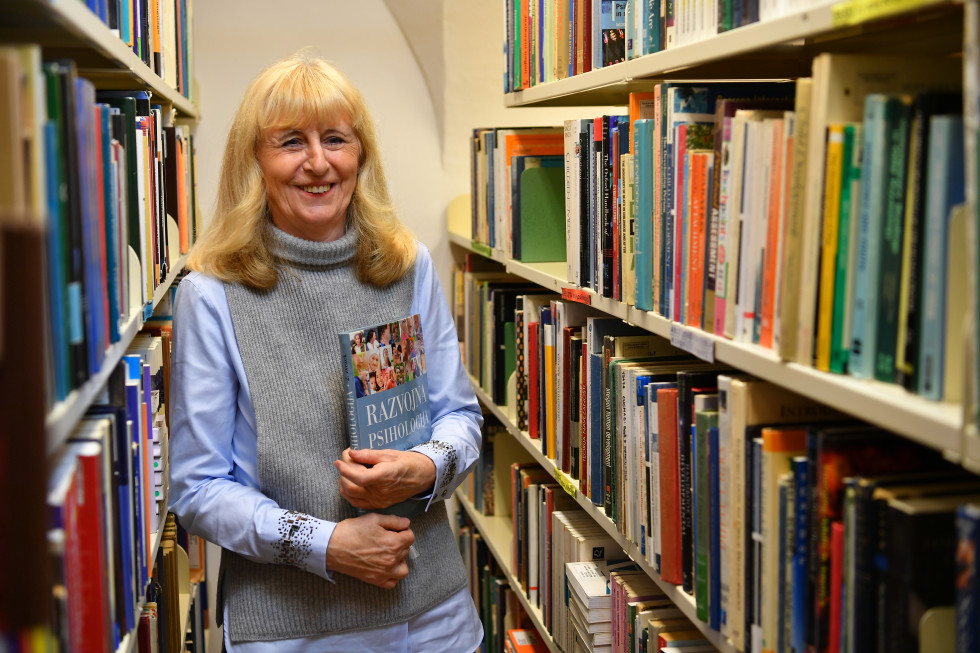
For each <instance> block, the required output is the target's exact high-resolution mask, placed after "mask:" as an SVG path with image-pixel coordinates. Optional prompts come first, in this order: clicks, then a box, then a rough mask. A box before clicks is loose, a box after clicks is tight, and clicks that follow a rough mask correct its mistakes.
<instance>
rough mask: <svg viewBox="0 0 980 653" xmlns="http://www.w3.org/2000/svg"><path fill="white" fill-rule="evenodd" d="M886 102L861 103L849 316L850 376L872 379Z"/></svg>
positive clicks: (873, 98) (876, 98)
mask: <svg viewBox="0 0 980 653" xmlns="http://www.w3.org/2000/svg"><path fill="white" fill-rule="evenodd" d="M888 101H889V98H888V96H886V95H883V94H880V93H874V94H871V95H868V96H867V97H866V98H865V100H864V144H863V147H864V154H863V162H864V173H865V174H864V179H863V182H864V183H862V184H861V210H860V215H859V218H858V229H857V243H855V246H856V247H857V269H856V270H855V275H854V300H853V301H854V303H853V308H852V311H853V312H852V315H851V354H850V357H849V368H848V371H849V372H850V373H851V375H853V376H856V377H859V378H865V379H870V378H873V377H874V361H875V350H876V346H875V345H876V340H877V329H876V325H877V316H878V278H879V276H880V273H881V269H880V266H879V265H878V262H879V259H880V256H879V253H880V249H881V225H882V222H883V218H884V211H885V191H886V190H887V188H886V180H887V176H888V124H887V120H886V114H887V104H888Z"/></svg>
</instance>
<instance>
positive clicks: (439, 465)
mask: <svg viewBox="0 0 980 653" xmlns="http://www.w3.org/2000/svg"><path fill="white" fill-rule="evenodd" d="M411 312H412V313H413V314H414V313H419V315H420V316H421V320H422V324H423V328H424V330H425V336H426V359H427V365H426V367H427V373H428V394H429V399H430V408H431V415H432V440H438V441H440V442H444V443H447V444H449V445H451V447H452V450H445V449H444V448H437V447H433V448H427V447H425V445H422V446H421V447H418V448H417V449H418V450H419V451H420V452H421V453H423V454H425V455H426V456H428V457H429V458H431V459H432V461H433V462H434V463H435V466H436V479H435V483H434V485H433V487H434V488H439V489H438V491H437V492H436V493H434V494H432V495H431V496H426V497H424V498H422V499H420V500H423V501H427V505H429V504H431V502H433V501H439V500H443V499H446V498H448V497H449V496H451V495H452V493H453V491H454V490H455V489H456V487H458V486H459V484H460V483H461V482H462V481H463V479H464V478H465V476H466V473H468V472H469V470H470V468H471V467H472V466H473V465H474V464H475V463H476V461H477V459H478V458H479V455H480V442H481V435H480V426H481V424H482V422H483V418H482V415H481V412H480V409H479V406H478V404H477V402H476V396H475V395H474V393H473V389H472V387H471V385H470V382H469V379H468V377H467V375H466V372H465V370H464V368H463V365H462V361H461V360H460V357H459V343H458V339H457V335H456V328H455V325H454V324H453V318H452V315H451V313H450V311H449V307H448V306H447V304H446V300H445V296H444V295H443V292H442V288H441V286H440V284H439V279H438V276H437V275H436V272H435V269H434V267H433V265H432V259H431V257H430V255H429V252H428V250H427V249H426V248H425V247H424V246H423V245H421V244H419V245H418V256H417V257H416V264H415V294H414V297H413V299H412V307H411ZM173 337H174V345H173V352H172V358H171V385H170V387H171V388H172V389H173V390H172V397H171V398H170V402H169V408H170V427H171V433H170V463H169V469H170V495H169V496H170V498H169V503H170V506H169V508H170V510H171V511H172V512H174V513H175V514H176V515H177V517H178V518H179V519H180V523H181V525H182V526H183V527H184V528H186V529H187V530H188V531H190V532H192V533H195V534H197V535H200V536H201V537H204V538H205V539H207V540H209V541H211V542H214V543H216V544H218V545H220V546H222V547H223V548H226V549H229V550H231V551H234V552H235V553H238V554H240V555H242V556H244V557H246V558H248V559H250V560H253V561H255V562H262V563H271V562H272V561H273V559H274V558H275V556H276V551H275V550H274V549H273V544H274V543H276V542H277V541H278V540H279V539H280V534H279V532H278V524H279V519H280V517H281V516H282V515H283V514H284V513H285V512H286V510H285V509H283V508H281V507H279V505H278V504H277V503H276V502H275V501H273V500H272V499H270V498H269V497H267V496H265V495H264V494H263V493H262V492H261V491H260V490H259V482H258V473H257V472H258V453H257V443H258V439H257V436H256V430H255V410H254V408H253V406H252V400H251V395H250V394H249V389H248V380H247V378H246V376H245V368H244V365H243V363H242V359H241V355H240V353H239V351H238V342H237V340H236V338H235V331H234V325H233V323H232V319H231V312H230V310H229V307H228V301H227V299H226V297H225V291H224V286H223V284H222V282H220V281H218V280H216V279H214V278H212V277H209V276H206V275H203V274H201V273H199V272H192V273H191V274H190V275H188V276H187V277H186V278H185V279H184V280H183V281H181V283H180V285H179V287H178V289H177V296H176V300H175V306H174V336H173ZM452 463H454V464H452ZM454 473H455V475H453V476H452V477H451V479H450V480H449V482H448V483H445V485H444V481H445V478H446V476H447V474H449V475H452V474H454ZM338 491H339V488H338ZM312 523H313V524H314V526H315V528H314V531H313V537H312V541H311V547H310V552H309V555H308V556H307V557H306V559H305V560H301V561H299V562H298V563H297V564H298V566H299V567H300V568H302V569H304V570H306V571H308V572H309V573H312V574H316V575H317V576H320V577H322V578H326V579H328V580H331V579H332V578H331V577H332V572H330V571H328V570H327V568H326V555H327V546H328V545H329V543H330V537H331V535H332V534H333V530H334V528H335V527H336V523H335V522H330V521H325V520H318V519H314V520H312ZM436 617H438V618H436ZM447 633H453V634H454V635H455V637H456V638H457V643H458V644H459V645H460V646H461V647H460V648H459V649H456V648H455V647H452V648H451V649H445V650H470V651H472V650H475V649H476V648H477V647H478V646H479V642H480V639H481V638H482V626H481V624H480V622H479V617H478V616H477V614H476V611H475V608H474V607H473V602H472V600H471V599H470V596H469V594H468V593H467V591H466V590H465V589H464V590H462V591H461V592H459V593H458V594H456V595H454V596H453V597H451V598H449V599H448V600H447V601H445V602H444V603H443V604H441V605H440V606H437V607H436V608H434V609H433V610H432V611H430V613H427V614H426V615H422V616H420V617H418V618H416V619H413V620H410V621H409V622H407V623H403V624H394V625H391V626H384V627H380V628H377V629H374V630H371V631H367V632H365V631H359V632H355V633H347V634H344V633H341V634H334V635H326V636H323V637H319V638H312V639H298V640H289V641H288V642H282V641H278V642H255V643H250V644H247V645H244V646H242V645H238V646H236V647H235V649H234V650H236V651H238V650H244V651H248V652H249V653H262V652H265V651H269V652H271V651H277V652H281V651H292V650H297V651H298V650H318V651H322V650H344V649H347V648H349V647H350V646H351V645H352V643H353V642H357V643H358V649H359V650H364V651H378V653H381V652H382V651H392V652H394V651H402V650H405V651H407V650H415V651H420V650H427V649H426V648H418V647H417V646H415V645H416V644H418V643H419V642H424V641H431V642H438V641H440V639H439V638H445V637H446V636H447ZM398 641H403V642H404V643H405V646H406V647H410V648H399V647H398V645H396V644H394V642H398ZM369 642H375V644H377V647H373V646H372V645H371V644H369ZM389 643H391V644H390V645H389ZM365 645H367V648H365ZM290 647H296V648H290ZM229 650H231V649H230V647H229ZM433 650H436V649H433Z"/></svg>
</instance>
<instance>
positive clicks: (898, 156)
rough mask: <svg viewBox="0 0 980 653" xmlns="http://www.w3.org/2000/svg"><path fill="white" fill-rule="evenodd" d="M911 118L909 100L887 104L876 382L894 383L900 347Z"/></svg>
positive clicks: (897, 98) (899, 99) (905, 98)
mask: <svg viewBox="0 0 980 653" xmlns="http://www.w3.org/2000/svg"><path fill="white" fill-rule="evenodd" d="M911 118H912V100H911V98H910V97H904V96H903V97H896V98H894V100H893V101H891V102H889V103H888V111H887V114H886V120H887V121H888V127H887V134H888V154H887V159H886V160H887V162H888V164H887V165H888V168H887V172H886V175H887V177H886V179H887V181H886V184H887V187H886V191H885V192H886V195H885V213H884V216H883V217H884V221H883V224H882V230H881V233H880V235H879V237H880V238H881V250H880V253H881V259H880V265H881V275H880V284H879V289H880V294H879V301H878V318H877V332H878V337H877V340H876V342H877V346H876V355H875V378H876V379H878V380H879V381H885V382H889V383H890V382H893V381H894V380H895V353H896V351H897V347H898V317H899V315H898V312H899V311H898V307H899V294H900V292H899V291H900V289H901V279H902V234H903V231H904V217H905V184H906V171H907V169H908V168H907V166H908V150H909V126H910V123H911Z"/></svg>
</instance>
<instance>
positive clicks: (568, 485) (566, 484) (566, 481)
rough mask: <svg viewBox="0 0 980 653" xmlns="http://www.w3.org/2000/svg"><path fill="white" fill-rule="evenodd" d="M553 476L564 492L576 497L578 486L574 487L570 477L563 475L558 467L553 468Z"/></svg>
mask: <svg viewBox="0 0 980 653" xmlns="http://www.w3.org/2000/svg"><path fill="white" fill-rule="evenodd" d="M555 478H556V479H558V485H560V486H561V487H562V489H563V490H565V492H568V495H569V496H570V497H572V498H573V499H575V498H577V497H578V488H577V487H575V483H573V482H572V480H571V479H570V478H568V477H567V476H565V474H564V473H562V471H561V470H560V469H556V470H555Z"/></svg>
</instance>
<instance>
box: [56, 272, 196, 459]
mask: <svg viewBox="0 0 980 653" xmlns="http://www.w3.org/2000/svg"><path fill="white" fill-rule="evenodd" d="M186 258H187V257H186V256H182V257H180V258H179V259H177V262H176V263H175V264H174V265H172V267H171V270H170V274H168V275H167V278H166V279H165V280H164V282H163V283H162V284H160V285H159V286H158V287H157V290H156V292H155V293H154V295H153V302H152V304H151V306H152V308H156V307H157V306H158V305H159V304H160V302H161V301H163V297H164V295H165V293H166V290H167V288H169V287H170V286H171V285H173V282H174V279H176V278H177V275H178V274H180V272H181V270H183V269H184V261H185V260H186ZM142 313H143V307H142V306H138V307H136V308H134V309H133V310H132V311H131V312H130V316H129V318H128V319H127V320H126V323H125V324H124V325H123V326H122V327H121V328H120V329H119V341H118V342H114V343H112V345H111V346H110V347H109V348H108V349H107V350H106V353H105V360H104V361H103V362H102V367H101V368H100V369H99V371H98V373H96V374H95V375H93V376H92V377H91V378H89V379H88V380H87V381H86V382H85V383H83V384H82V385H81V386H80V387H78V388H76V389H74V390H72V391H71V392H70V393H69V394H68V396H67V397H65V398H64V399H63V400H62V401H60V402H58V403H57V404H55V406H54V407H53V408H52V409H51V410H50V411H49V412H48V414H47V417H46V418H45V429H46V430H47V450H48V453H49V454H50V453H51V452H53V451H54V450H55V449H57V448H58V447H59V446H60V445H61V444H62V443H63V442H64V441H65V440H67V439H68V435H69V434H70V433H71V430H72V428H74V426H75V424H76V423H77V422H78V420H79V419H81V417H82V415H84V414H85V411H86V410H88V407H89V406H90V405H92V403H93V402H94V401H95V400H96V398H97V397H98V396H99V395H100V394H101V393H102V391H103V388H105V384H106V381H108V380H109V375H110V374H112V370H114V369H115V368H116V365H118V364H119V361H120V360H122V357H123V356H124V355H125V354H126V349H128V348H129V344H130V343H131V342H132V341H133V338H134V337H135V336H136V334H137V333H138V332H139V330H140V329H141V328H142V327H143V315H142Z"/></svg>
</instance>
